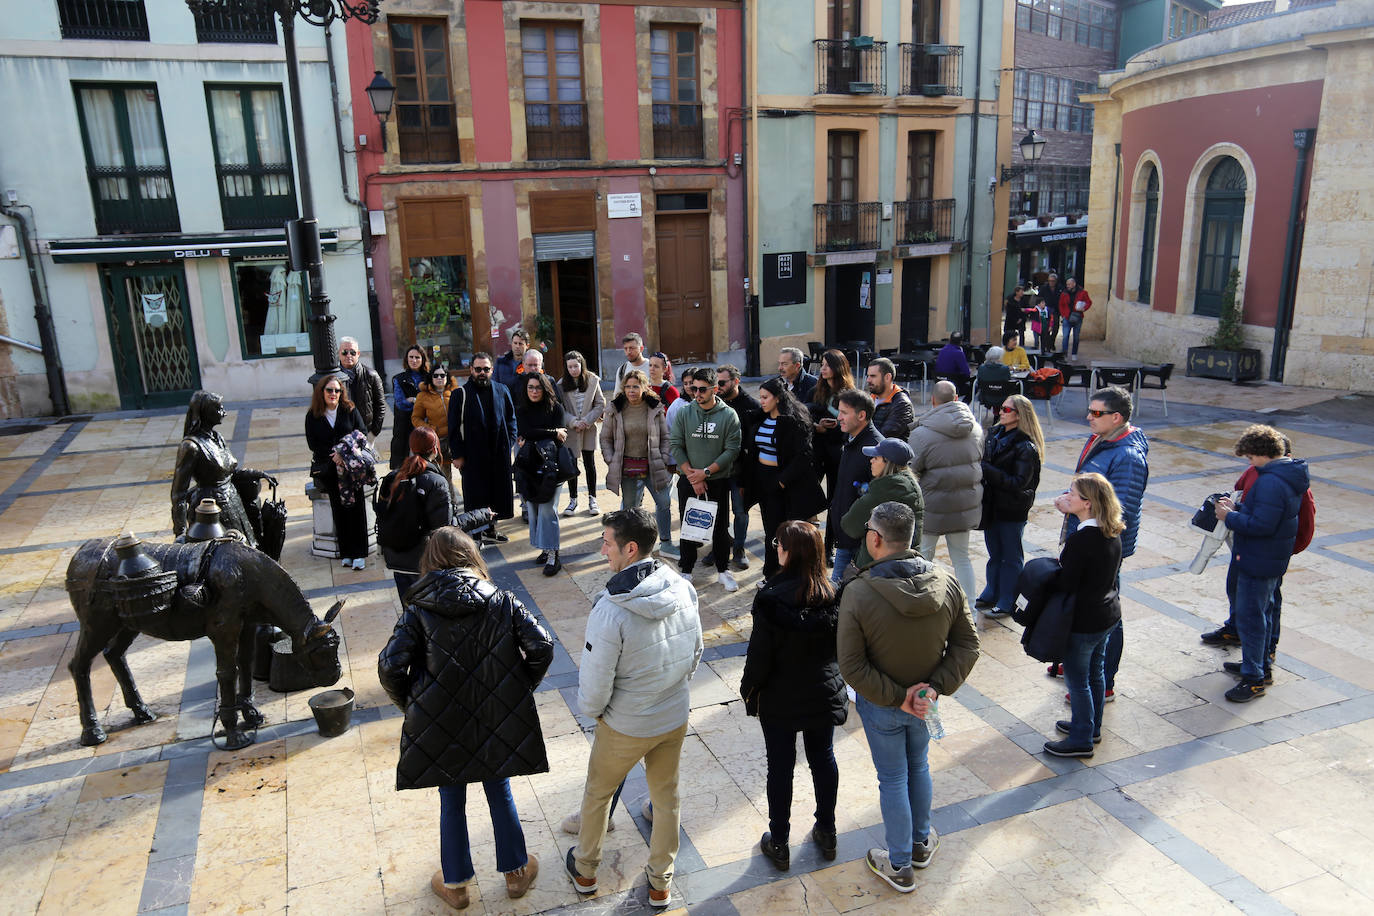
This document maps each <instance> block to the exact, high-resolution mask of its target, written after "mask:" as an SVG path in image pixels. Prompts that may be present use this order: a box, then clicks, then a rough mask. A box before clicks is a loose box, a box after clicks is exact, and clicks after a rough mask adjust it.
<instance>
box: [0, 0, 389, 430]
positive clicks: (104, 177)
mask: <svg viewBox="0 0 1374 916" xmlns="http://www.w3.org/2000/svg"><path fill="white" fill-rule="evenodd" d="M279 31H280V28H279V25H278V23H276V22H275V21H273V20H272V19H270V18H254V17H245V16H238V17H223V16H197V15H193V14H192V13H191V12H190V10H188V9H187V7H186V5H185V3H184V2H182V0H82V2H72V0H39V2H37V3H33V4H30V5H29V6H27V7H26V8H25V14H24V16H22V17H18V16H16V17H11V18H10V19H9V21H8V23H7V26H6V37H5V38H3V39H0V104H2V105H3V107H4V110H5V111H6V112H8V113H9V114H10V116H11V118H12V119H13V123H14V124H15V125H19V124H22V125H24V127H23V129H12V130H9V131H7V132H6V135H5V138H4V139H3V140H0V194H3V195H4V199H3V200H0V205H3V206H4V209H5V215H4V216H0V225H8V226H9V227H10V231H12V232H15V235H26V236H27V237H28V239H29V241H30V242H31V245H30V246H29V248H28V250H25V246H22V245H15V246H14V247H13V248H8V249H7V248H6V246H4V245H0V298H3V309H0V321H3V322H4V324H5V327H4V328H3V329H0V333H3V334H5V335H6V336H8V337H11V338H13V339H15V340H18V341H20V344H18V345H12V344H0V415H6V416H18V415H21V414H22V415H37V414H45V413H49V412H51V411H52V410H53V403H52V399H51V397H50V387H49V385H48V383H47V376H46V372H45V370H46V369H47V368H48V367H49V366H52V365H54V364H56V362H57V361H58V360H60V365H61V367H62V369H63V376H64V378H65V385H66V389H67V394H68V399H69V401H70V408H71V409H72V410H76V411H89V410H109V409H118V408H121V407H122V408H139V407H146V406H166V405H173V404H182V403H185V402H186V401H187V399H188V398H189V396H190V395H191V393H193V392H194V391H195V390H196V389H197V388H202V387H203V388H209V389H212V390H215V391H218V392H220V393H222V394H224V395H225V396H226V397H227V398H230V399H250V398H265V397H275V396H281V395H283V394H304V393H306V392H308V390H309V389H308V388H307V384H306V380H307V378H308V377H309V376H310V374H311V372H312V369H313V360H312V357H311V355H310V341H309V336H308V335H307V333H306V321H305V319H306V316H307V312H308V309H307V306H306V301H305V300H306V297H307V290H306V288H305V287H306V286H307V284H306V283H305V281H304V277H303V275H301V274H297V273H294V272H292V271H289V270H288V269H287V265H286V261H285V253H286V249H285V242H284V232H283V228H282V226H283V222H284V221H285V220H287V219H291V218H294V217H295V216H297V215H298V206H297V200H298V189H297V175H296V171H297V169H296V167H295V165H294V162H295V157H294V155H293V154H292V149H293V147H292V139H293V133H292V128H291V119H290V118H289V117H288V114H287V103H286V96H285V85H286V72H285V66H284V57H283V49H282V46H281V41H280V35H279ZM332 40H333V42H334V44H335V45H336V47H334V48H332V49H331V48H329V47H327V45H326V41H327V39H326V34H325V32H324V31H322V30H321V29H319V28H316V27H313V26H307V25H302V26H301V27H299V28H298V29H297V41H298V45H299V47H300V62H301V66H300V71H301V83H302V91H303V94H304V96H305V98H306V99H307V101H308V105H307V106H306V108H307V110H306V113H305V126H306V132H307V139H308V144H309V148H310V150H311V171H312V174H313V177H314V201H315V208H316V213H317V216H318V217H319V220H320V227H321V234H322V237H323V240H324V243H325V252H326V253H325V257H324V265H325V274H326V277H327V280H326V283H327V286H328V288H329V292H330V294H331V296H332V298H333V308H334V313H335V314H336V315H337V316H338V319H339V320H338V323H337V328H338V332H339V334H341V335H345V334H346V335H350V336H353V337H356V338H358V339H359V341H360V342H361V343H362V346H363V349H364V350H368V349H370V347H371V333H370V330H369V329H370V322H369V316H368V307H367V295H366V286H365V282H364V269H363V255H362V247H361V243H360V237H361V231H360V228H359V212H360V211H359V210H358V209H357V208H356V207H355V206H354V205H352V204H350V203H349V201H348V200H347V197H348V195H350V194H351V193H353V192H352V190H351V189H352V188H353V182H354V179H355V175H356V172H355V171H354V168H355V167H354V166H353V165H352V164H351V163H346V162H345V159H344V156H343V153H342V151H341V142H340V138H341V137H342V136H346V135H348V134H351V133H352V127H351V124H349V123H348V122H347V119H346V118H345V117H344V116H343V115H342V114H340V113H339V112H338V111H337V109H336V108H334V107H332V106H331V105H330V103H329V100H330V88H331V85H332V84H337V81H338V80H339V79H342V78H345V77H346V73H345V71H344V69H343V67H344V64H343V62H342V61H341V60H339V61H337V62H336V60H335V56H334V54H333V53H331V51H333V52H336V53H337V54H339V55H341V54H342V52H343V34H342V30H341V29H339V28H338V26H335V27H334V29H333V36H332ZM21 229H22V232H18V231H16V230H21ZM43 306H46V307H47V308H50V310H51V314H52V327H53V330H54V334H53V339H52V341H50V343H51V345H52V346H51V347H49V346H48V345H46V344H45V345H43V346H40V347H39V349H40V351H45V350H52V351H54V352H52V353H49V352H33V351H32V350H29V349H26V348H25V347H24V346H23V345H24V344H33V343H35V342H37V341H39V339H40V337H42V336H43V334H42V333H40V328H39V321H38V319H37V318H36V316H35V313H36V310H37V311H42V307H43Z"/></svg>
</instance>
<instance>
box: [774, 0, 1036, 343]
mask: <svg viewBox="0 0 1374 916" xmlns="http://www.w3.org/2000/svg"><path fill="white" fill-rule="evenodd" d="M748 40H749V44H750V60H751V66H750V68H749V69H750V79H751V93H752V97H753V101H754V106H755V108H754V111H753V112H752V113H751V114H752V116H751V124H750V130H749V134H748V136H749V140H750V162H751V168H752V169H753V171H752V174H753V178H754V180H753V181H751V183H750V201H749V212H750V239H751V265H752V267H751V270H752V273H753V275H754V276H755V277H757V278H758V286H757V289H756V292H757V293H758V294H759V298H760V306H761V307H760V310H759V331H760V337H761V341H762V346H761V351H762V352H761V364H762V366H763V367H765V368H767V367H770V366H771V365H773V363H774V360H775V359H776V355H777V352H778V350H779V349H781V348H782V347H785V346H795V347H800V348H802V349H803V350H805V349H806V348H807V346H808V343H810V342H822V343H825V344H834V345H841V344H849V343H858V342H862V344H863V346H864V347H876V348H888V347H899V348H901V347H905V346H906V345H907V344H908V343H910V342H925V341H927V340H938V339H942V338H944V337H946V336H947V335H948V334H949V333H950V332H951V331H954V330H963V329H966V328H967V329H968V330H971V331H972V332H973V336H974V337H975V338H976V339H986V338H987V335H988V331H987V329H988V327H989V321H990V315H989V311H988V308H987V301H988V300H987V280H988V276H989V265H990V264H991V263H993V262H994V261H995V264H996V270H995V275H996V276H1000V275H1001V254H1000V253H998V254H996V255H992V256H990V252H991V250H992V249H993V248H999V247H1000V246H997V245H992V244H990V242H991V237H992V227H993V225H994V215H993V206H994V201H993V198H992V196H991V195H989V194H988V180H989V178H990V177H991V176H992V175H993V169H994V165H995V162H994V160H995V158H996V150H997V148H998V143H999V141H998V133H999V130H998V108H997V106H998V92H997V76H998V71H999V70H1000V69H1001V68H1002V67H1004V66H1006V63H1007V62H1008V61H1009V59H1010V58H1009V57H1006V58H1005V59H1004V51H1005V52H1006V54H1007V55H1009V53H1010V45H1008V44H1007V43H1006V42H1005V40H1004V29H1003V14H1002V5H1001V4H1000V3H993V2H991V0H986V2H984V0H977V2H974V0H965V2H960V0H814V2H811V3H809V4H808V3H803V4H800V5H798V4H761V5H760V6H759V9H758V19H757V22H756V23H751V25H750V36H749V39H748ZM1001 218H1002V219H1005V215H1003V216H1002V217H1001Z"/></svg>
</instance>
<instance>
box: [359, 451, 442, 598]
mask: <svg viewBox="0 0 1374 916" xmlns="http://www.w3.org/2000/svg"><path fill="white" fill-rule="evenodd" d="M409 448H410V455H409V456H407V458H406V460H405V461H404V462H403V463H402V464H401V466H400V467H399V468H398V469H396V470H394V471H392V472H391V473H390V474H388V475H386V477H384V478H382V482H381V483H380V484H378V485H377V492H376V494H375V495H374V496H373V498H372V508H373V510H374V515H375V516H376V518H377V546H378V547H380V548H381V551H382V558H383V559H384V560H386V568H387V569H389V570H391V576H392V578H393V579H395V580H396V591H397V592H399V593H400V596H401V604H402V607H404V606H405V597H406V591H407V590H408V589H409V588H410V587H411V586H412V585H414V584H415V581H416V580H417V579H419V578H420V557H421V556H422V555H423V554H424V552H425V545H426V544H427V543H429V537H430V535H431V534H433V533H434V532H435V531H438V530H439V529H440V528H442V527H444V526H445V525H451V524H453V499H452V496H451V491H450V489H449V483H448V480H447V479H446V478H445V477H444V476H443V475H442V474H441V473H439V470H438V468H439V456H440V454H441V453H440V450H439V437H438V435H436V434H435V432H434V430H432V429H430V428H429V427H426V426H421V427H419V428H418V429H413V430H411V431H410V440H409ZM393 539H394V540H393Z"/></svg>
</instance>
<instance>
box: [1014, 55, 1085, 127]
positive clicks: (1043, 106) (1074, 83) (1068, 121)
mask: <svg viewBox="0 0 1374 916" xmlns="http://www.w3.org/2000/svg"><path fill="white" fill-rule="evenodd" d="M1093 91H1094V87H1093V84H1092V83H1087V82H1084V81H1082V80H1071V79H1069V78H1067V77H1059V76H1047V75H1045V74H1043V73H1032V72H1030V71H1028V70H1017V71H1016V76H1015V77H1014V78H1013V80H1012V109H1011V120H1012V123H1013V124H1020V125H1024V126H1025V127H1027V128H1034V129H1036V130H1063V131H1068V132H1070V133H1077V134H1090V133H1092V132H1093V119H1092V115H1093V110H1092V106H1090V105H1080V104H1079V103H1078V97H1079V96H1080V95H1082V94H1085V93H1089V92H1093Z"/></svg>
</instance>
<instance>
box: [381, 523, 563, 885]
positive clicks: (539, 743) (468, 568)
mask: <svg viewBox="0 0 1374 916" xmlns="http://www.w3.org/2000/svg"><path fill="white" fill-rule="evenodd" d="M420 572H421V573H422V574H423V575H422V578H421V579H420V581H419V582H417V583H416V584H415V587H414V588H412V589H411V590H410V592H409V593H408V594H407V597H408V599H409V600H408V602H407V604H406V608H405V611H404V612H402V614H401V619H400V620H399V621H397V623H396V629H395V631H394V632H393V633H392V634H391V641H390V642H388V643H387V645H386V648H385V649H383V650H382V654H381V656H380V657H379V658H378V660H377V677H378V679H379V680H380V681H381V684H382V688H383V689H384V690H386V694H387V696H388V697H390V698H391V702H393V703H395V704H396V705H397V706H399V707H400V708H401V709H402V710H404V711H405V724H404V725H402V726H401V756H400V760H399V761H398V762H397V764H396V788H397V789H421V788H428V787H430V786H437V787H438V788H439V804H440V808H439V859H440V862H441V868H440V869H439V871H437V872H435V873H434V877H433V878H432V879H431V880H430V887H431V888H432V889H433V891H434V893H435V894H436V895H438V896H439V897H440V898H441V899H442V900H444V901H445V902H446V903H448V904H449V905H450V906H453V907H456V908H458V909H462V908H463V907H466V906H467V905H468V889H467V884H468V882H470V881H471V880H472V877H473V874H474V869H473V866H472V850H471V848H470V847H469V840H468V826H467V815H466V813H465V802H466V800H467V786H468V784H469V783H474V782H480V783H482V788H483V789H484V790H485V792H486V796H487V807H488V808H489V809H490V811H491V821H492V832H493V834H494V836H495V841H496V867H497V868H498V869H499V870H500V871H501V872H503V873H504V874H505V876H506V893H507V894H508V895H509V896H510V897H511V898H517V897H521V896H523V895H524V893H525V892H526V891H527V890H529V888H530V885H532V884H533V883H534V878H535V876H536V875H537V874H538V873H539V861H538V859H536V858H535V857H534V856H532V855H529V854H528V853H527V852H526V850H525V834H524V831H523V830H521V828H520V816H519V814H518V813H517V812H516V810H515V801H514V800H513V799H512V798H511V793H510V782H509V780H510V777H512V776H528V775H530V774H532V773H547V772H548V770H549V762H548V758H547V755H546V754H545V751H544V735H543V732H542V730H541V729H540V727H539V714H538V712H537V711H536V709H535V705H534V689H535V687H537V686H538V685H539V682H540V681H541V680H543V678H544V672H545V671H547V670H548V667H549V663H550V662H551V661H553V639H552V637H550V636H549V633H548V631H547V630H545V629H544V628H543V627H542V626H540V624H539V622H538V621H537V620H535V618H534V617H533V615H531V614H530V612H529V611H528V610H526V609H525V606H524V605H523V604H521V603H520V601H519V599H518V598H516V597H515V596H514V595H512V594H511V593H510V592H506V591H502V590H500V589H498V588H497V587H496V586H495V585H493V584H492V582H491V574H490V573H488V572H487V566H486V563H484V562H483V560H482V555H481V553H480V552H479V551H478V549H477V545H476V544H474V543H473V541H472V538H470V537H468V536H467V535H466V534H464V533H463V532H462V531H460V530H458V529H457V528H440V529H439V530H438V531H436V532H434V534H433V535H432V536H431V537H430V539H429V544H428V545H427V546H426V547H425V552H424V556H423V558H422V559H421V561H420Z"/></svg>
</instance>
